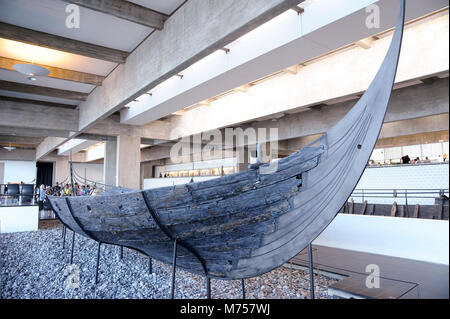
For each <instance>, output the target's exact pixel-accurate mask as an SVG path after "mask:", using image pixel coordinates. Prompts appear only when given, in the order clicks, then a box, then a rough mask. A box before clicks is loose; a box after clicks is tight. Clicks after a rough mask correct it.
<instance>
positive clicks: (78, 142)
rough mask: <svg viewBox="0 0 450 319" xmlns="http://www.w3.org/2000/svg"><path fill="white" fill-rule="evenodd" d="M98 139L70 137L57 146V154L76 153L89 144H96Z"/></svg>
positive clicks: (67, 154)
mask: <svg viewBox="0 0 450 319" xmlns="http://www.w3.org/2000/svg"><path fill="white" fill-rule="evenodd" d="M97 143H98V141H93V140H84V139H79V138H74V139H71V140H69V141H67V142H65V143H64V144H63V145H61V146H60V147H59V148H58V152H57V154H58V155H60V156H69V155H70V154H71V153H72V154H76V153H78V152H80V151H82V150H84V149H86V148H88V147H90V146H93V145H95V144H97Z"/></svg>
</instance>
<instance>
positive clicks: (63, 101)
mask: <svg viewBox="0 0 450 319" xmlns="http://www.w3.org/2000/svg"><path fill="white" fill-rule="evenodd" d="M0 96H9V97H15V98H19V99H27V100H36V101H46V102H52V103H60V104H69V105H78V104H80V101H76V100H69V99H61V98H56V97H49V96H44V95H37V94H29V93H21V92H13V91H5V90H0Z"/></svg>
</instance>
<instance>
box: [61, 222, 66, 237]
mask: <svg viewBox="0 0 450 319" xmlns="http://www.w3.org/2000/svg"><path fill="white" fill-rule="evenodd" d="M65 231H66V226H65V225H63V227H62V233H61V238H63V237H64V232H65Z"/></svg>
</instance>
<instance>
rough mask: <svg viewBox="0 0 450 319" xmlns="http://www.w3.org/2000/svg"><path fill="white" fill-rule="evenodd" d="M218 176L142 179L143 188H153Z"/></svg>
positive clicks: (201, 180) (205, 179)
mask: <svg viewBox="0 0 450 319" xmlns="http://www.w3.org/2000/svg"><path fill="white" fill-rule="evenodd" d="M218 177H220V176H202V177H178V178H146V179H144V185H143V189H153V188H159V187H166V186H174V185H181V184H187V183H189V182H190V181H191V178H193V179H194V182H203V181H207V180H210V179H214V178H218Z"/></svg>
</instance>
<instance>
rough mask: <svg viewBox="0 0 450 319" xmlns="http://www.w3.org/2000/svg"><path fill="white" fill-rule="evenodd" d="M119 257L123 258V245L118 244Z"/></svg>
mask: <svg viewBox="0 0 450 319" xmlns="http://www.w3.org/2000/svg"><path fill="white" fill-rule="evenodd" d="M120 259H123V246H120Z"/></svg>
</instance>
